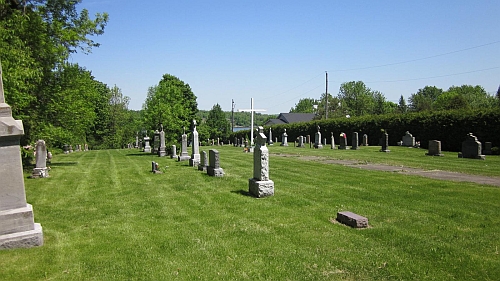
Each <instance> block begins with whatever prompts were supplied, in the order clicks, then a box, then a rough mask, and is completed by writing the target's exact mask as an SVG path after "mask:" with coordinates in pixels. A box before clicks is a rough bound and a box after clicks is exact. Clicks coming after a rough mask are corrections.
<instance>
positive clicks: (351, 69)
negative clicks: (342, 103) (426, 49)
mask: <svg viewBox="0 0 500 281" xmlns="http://www.w3.org/2000/svg"><path fill="white" fill-rule="evenodd" d="M498 43H500V41H495V42H491V43H486V44H483V45H478V46H474V47H470V48H465V49H461V50H457V51H451V52H447V53H442V54H438V55H432V56H428V57H423V58H418V59H411V60H406V61H401V62H395V63H387V64H380V65H374V66H365V67H358V68H348V69H338V70H333V71H332V72H343V71H354V70H364V69H371V68H379V67H386V66H392V65H398V64H405V63H410V62H415V61H421V60H427V59H432V58H437V57H442V56H447V55H451V54H456V53H460V52H465V51H469V50H473V49H477V48H481V47H485V46H489V45H493V44H498Z"/></svg>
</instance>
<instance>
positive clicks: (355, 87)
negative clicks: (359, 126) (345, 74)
mask: <svg viewBox="0 0 500 281" xmlns="http://www.w3.org/2000/svg"><path fill="white" fill-rule="evenodd" d="M338 98H339V99H340V100H341V103H342V108H343V109H344V110H346V111H347V113H348V114H349V115H351V116H361V115H365V114H372V113H373V108H374V106H375V104H374V103H375V101H374V97H373V93H372V91H371V89H370V88H368V87H367V86H366V85H365V83H363V82H362V81H351V82H346V83H342V85H340V90H339V94H338Z"/></svg>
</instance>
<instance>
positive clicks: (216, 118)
mask: <svg viewBox="0 0 500 281" xmlns="http://www.w3.org/2000/svg"><path fill="white" fill-rule="evenodd" d="M206 125H207V127H208V128H209V131H210V138H211V139H216V138H222V139H224V140H226V139H227V138H228V137H229V134H230V132H231V124H230V123H229V121H228V120H227V119H226V115H225V114H224V112H223V111H222V108H221V107H220V105H219V104H215V105H214V106H213V107H212V109H211V110H210V112H209V114H208V118H207V120H206Z"/></svg>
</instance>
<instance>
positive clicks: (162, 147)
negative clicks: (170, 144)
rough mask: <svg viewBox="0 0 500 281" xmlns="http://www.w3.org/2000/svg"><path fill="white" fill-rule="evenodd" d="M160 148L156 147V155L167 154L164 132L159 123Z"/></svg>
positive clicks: (162, 155)
mask: <svg viewBox="0 0 500 281" xmlns="http://www.w3.org/2000/svg"><path fill="white" fill-rule="evenodd" d="M160 128H161V131H160V148H159V149H158V156H159V157H164V156H167V148H166V147H165V132H164V131H163V125H162V124H160Z"/></svg>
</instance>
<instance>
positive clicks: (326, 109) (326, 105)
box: [325, 71, 328, 119]
mask: <svg viewBox="0 0 500 281" xmlns="http://www.w3.org/2000/svg"><path fill="white" fill-rule="evenodd" d="M325 74H326V83H325V84H326V90H325V119H328V72H327V71H325Z"/></svg>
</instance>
